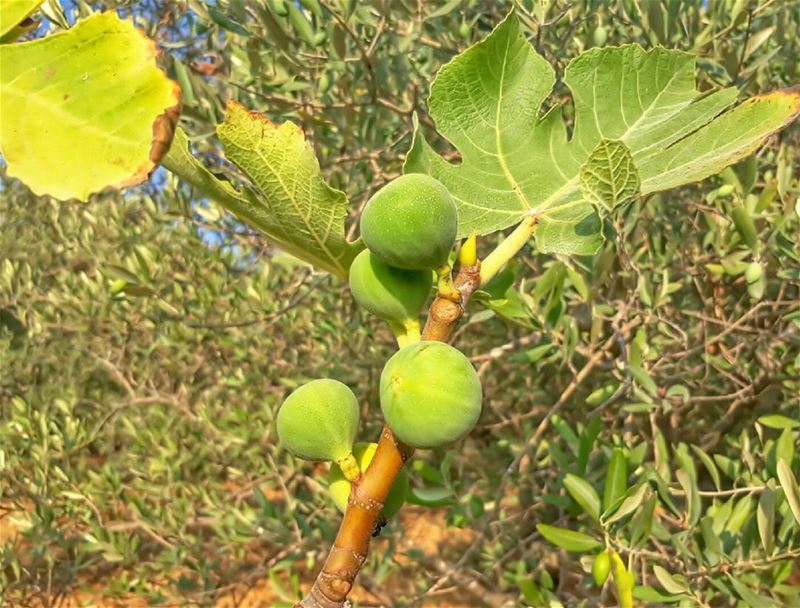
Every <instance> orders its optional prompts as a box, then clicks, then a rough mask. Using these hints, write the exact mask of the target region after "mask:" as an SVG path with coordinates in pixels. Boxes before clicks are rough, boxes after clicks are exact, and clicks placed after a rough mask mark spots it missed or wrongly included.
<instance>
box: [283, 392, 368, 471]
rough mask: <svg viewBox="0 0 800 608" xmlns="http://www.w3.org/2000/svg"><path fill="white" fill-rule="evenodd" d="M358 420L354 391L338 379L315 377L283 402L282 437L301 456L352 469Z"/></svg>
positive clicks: (292, 451)
mask: <svg viewBox="0 0 800 608" xmlns="http://www.w3.org/2000/svg"><path fill="white" fill-rule="evenodd" d="M358 419H359V408H358V400H357V399H356V396H355V395H354V394H353V391H351V390H350V389H349V388H348V387H347V386H345V385H344V384H342V383H341V382H339V381H337V380H330V379H324V380H312V381H311V382H308V383H307V384H304V385H303V386H301V387H300V388H298V389H296V390H295V391H294V392H293V393H292V394H291V395H289V396H288V397H287V398H286V400H285V401H284V402H283V404H282V405H281V407H280V410H279V411H278V420H277V426H278V437H279V438H280V440H281V443H283V445H285V446H286V449H288V450H289V451H290V452H291V453H292V454H294V455H295V456H297V457H298V458H303V459H305V460H316V461H326V460H332V461H334V462H337V463H340V465H341V466H342V467H344V468H345V469H346V470H348V471H350V470H352V468H353V467H354V466H355V461H354V460H353V456H352V447H353V441H354V440H355V437H356V430H357V428H358ZM356 473H357V470H356Z"/></svg>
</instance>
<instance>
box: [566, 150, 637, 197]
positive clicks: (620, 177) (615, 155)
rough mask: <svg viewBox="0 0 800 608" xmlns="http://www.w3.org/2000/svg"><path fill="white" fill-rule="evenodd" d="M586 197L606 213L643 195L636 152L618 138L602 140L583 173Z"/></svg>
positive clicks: (582, 189) (582, 186)
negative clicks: (632, 151)
mask: <svg viewBox="0 0 800 608" xmlns="http://www.w3.org/2000/svg"><path fill="white" fill-rule="evenodd" d="M580 179H581V192H582V194H583V198H584V200H586V201H588V202H590V203H592V204H594V205H595V206H597V207H598V208H599V209H601V210H602V211H605V212H609V211H613V210H614V209H615V208H617V207H619V206H620V205H622V204H624V203H626V202H628V201H630V200H632V199H633V198H634V197H636V195H637V194H639V183H640V182H639V173H638V171H637V170H636V166H635V165H634V163H633V155H632V154H631V151H630V150H629V149H628V146H626V145H625V144H624V143H622V142H621V141H618V140H611V139H601V140H600V141H599V142H598V143H597V145H596V146H595V148H594V150H592V153H591V154H590V155H589V158H587V159H586V162H585V163H583V166H582V167H581V172H580Z"/></svg>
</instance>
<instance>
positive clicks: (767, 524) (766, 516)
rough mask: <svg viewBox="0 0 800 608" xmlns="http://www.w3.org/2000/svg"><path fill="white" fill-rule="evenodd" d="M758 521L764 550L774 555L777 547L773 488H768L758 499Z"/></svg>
mask: <svg viewBox="0 0 800 608" xmlns="http://www.w3.org/2000/svg"><path fill="white" fill-rule="evenodd" d="M756 521H757V523H758V534H759V536H760V537H761V544H762V545H763V547H764V551H765V552H766V554H767V555H772V550H773V549H774V548H775V491H774V490H773V489H772V488H766V489H765V490H764V492H762V494H761V498H759V500H758V510H757V511H756Z"/></svg>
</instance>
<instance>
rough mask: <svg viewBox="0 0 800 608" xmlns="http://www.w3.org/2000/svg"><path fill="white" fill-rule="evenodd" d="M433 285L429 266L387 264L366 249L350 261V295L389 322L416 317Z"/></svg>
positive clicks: (399, 321)
mask: <svg viewBox="0 0 800 608" xmlns="http://www.w3.org/2000/svg"><path fill="white" fill-rule="evenodd" d="M432 285H433V275H432V273H431V271H430V270H403V269H402V268H394V267H392V266H388V265H387V264H384V263H383V262H381V261H380V260H379V259H378V258H376V257H375V256H374V255H373V254H372V253H370V251H369V250H368V249H365V250H364V251H362V252H361V253H359V254H358V255H357V256H356V259H355V260H353V263H352V264H351V265H350V291H352V292H353V297H354V298H355V299H356V301H357V302H358V303H359V304H361V306H363V307H364V308H366V309H367V310H368V311H370V312H371V313H372V314H374V315H375V316H376V317H379V318H381V319H383V320H384V321H389V322H392V323H403V322H405V321H410V320H413V321H416V320H417V318H418V317H419V313H420V311H421V310H422V307H423V306H425V302H427V301H428V295H430V293H431V286H432Z"/></svg>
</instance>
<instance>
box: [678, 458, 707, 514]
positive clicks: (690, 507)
mask: <svg viewBox="0 0 800 608" xmlns="http://www.w3.org/2000/svg"><path fill="white" fill-rule="evenodd" d="M675 478H676V479H677V480H678V483H679V484H680V485H681V488H683V493H684V495H685V496H686V519H687V520H688V521H689V522H690V523H691V524H692V525H694V524H696V523H697V522H698V521H699V520H700V507H701V505H700V495H699V494H698V493H697V492H698V489H697V480H696V479H695V478H694V477H692V476H691V475H690V474H689V473H687V472H686V470H685V469H683V468H681V469H678V470H677V471H676V473H675Z"/></svg>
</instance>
